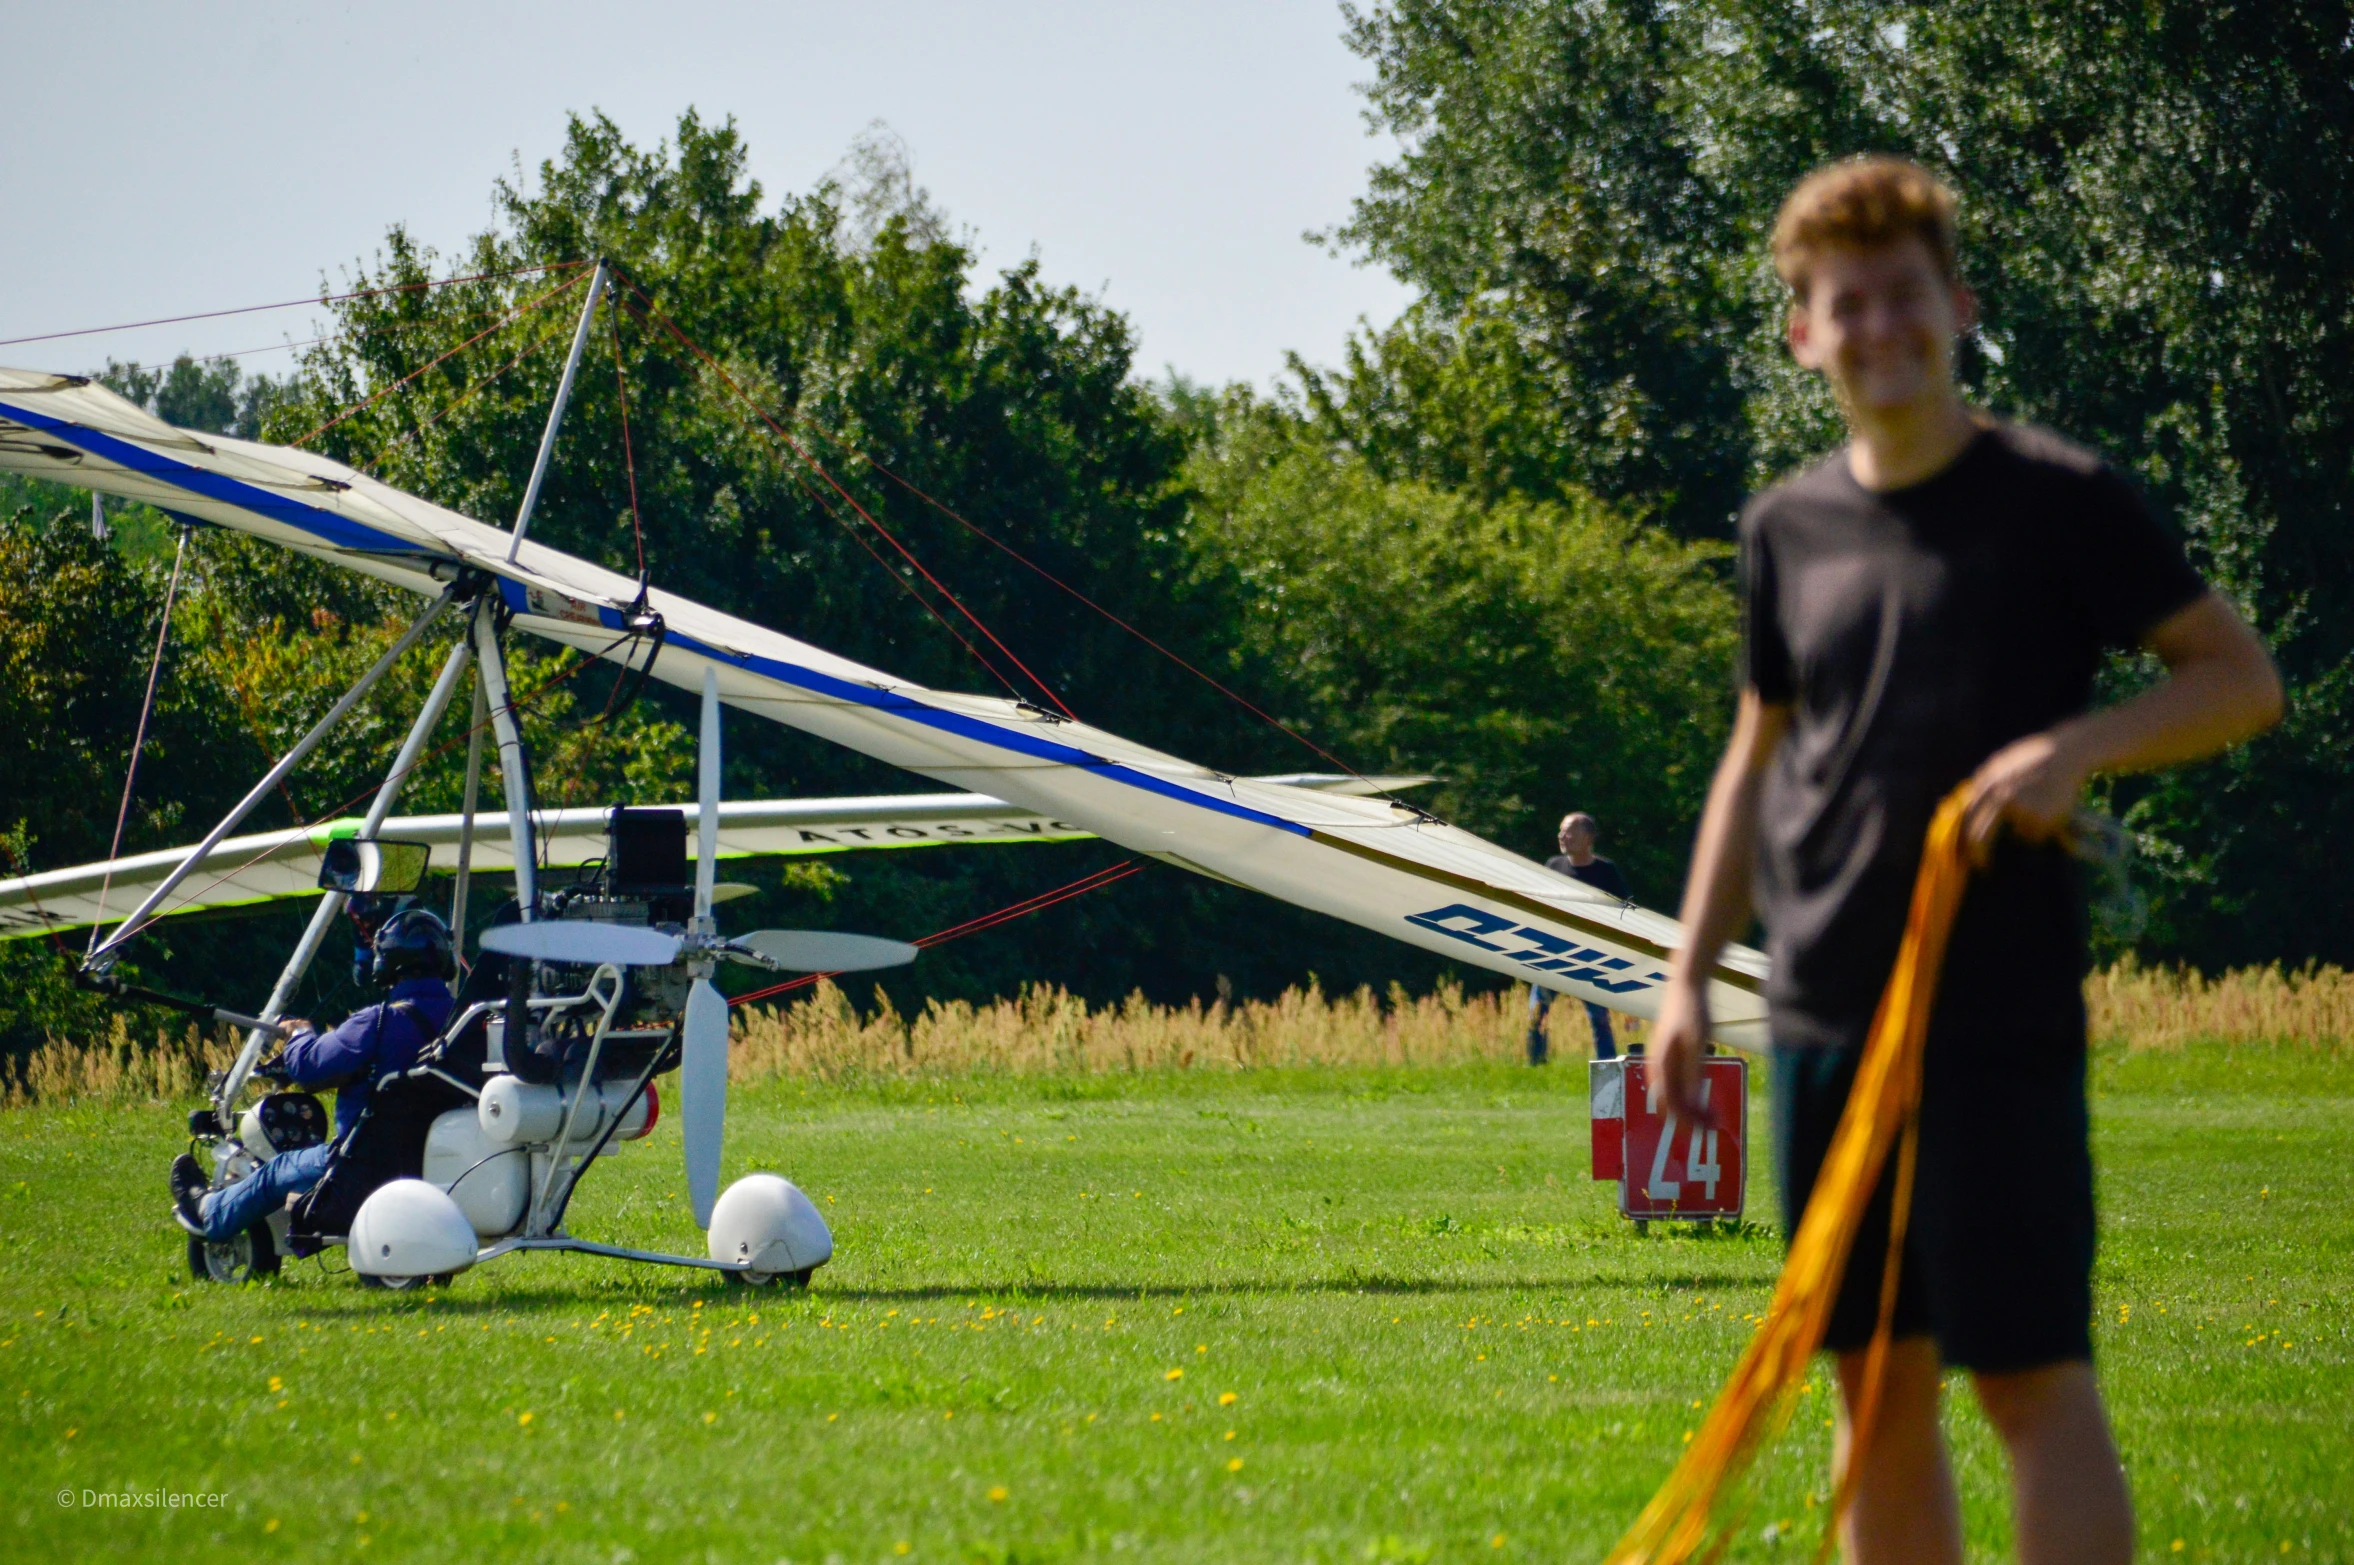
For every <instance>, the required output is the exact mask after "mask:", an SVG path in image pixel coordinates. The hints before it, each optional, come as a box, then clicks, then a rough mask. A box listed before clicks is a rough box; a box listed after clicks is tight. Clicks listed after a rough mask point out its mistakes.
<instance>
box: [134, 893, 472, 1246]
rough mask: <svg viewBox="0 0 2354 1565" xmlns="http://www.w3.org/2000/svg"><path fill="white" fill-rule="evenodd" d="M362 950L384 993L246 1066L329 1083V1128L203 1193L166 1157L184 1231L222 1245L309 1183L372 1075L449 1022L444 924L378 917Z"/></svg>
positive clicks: (179, 1163)
mask: <svg viewBox="0 0 2354 1565" xmlns="http://www.w3.org/2000/svg"><path fill="white" fill-rule="evenodd" d="M370 947H371V951H372V955H371V957H370V960H369V962H368V979H369V981H370V982H372V983H373V984H375V985H376V986H377V987H379V988H388V989H390V990H391V991H392V992H391V994H390V995H389V996H388V997H387V998H386V999H385V1000H384V1001H383V1002H381V1003H380V1004H376V1005H370V1006H366V1007H363V1008H362V1009H360V1010H357V1011H354V1012H352V1013H351V1015H349V1016H347V1017H345V1018H344V1020H343V1023H342V1025H341V1026H339V1027H336V1028H335V1029H334V1030H333V1031H330V1032H325V1033H322V1032H320V1031H318V1030H317V1029H316V1028H314V1027H312V1026H311V1025H310V1024H309V1023H306V1022H295V1023H291V1024H289V1025H290V1026H291V1027H292V1028H293V1029H294V1036H293V1037H292V1038H291V1039H290V1040H289V1041H288V1042H287V1044H286V1047H285V1050H284V1051H283V1052H282V1053H281V1054H280V1055H279V1056H278V1057H277V1058H276V1059H275V1060H272V1061H271V1062H269V1063H268V1064H266V1065H263V1066H260V1067H258V1068H257V1069H256V1070H255V1072H254V1074H255V1075H257V1076H260V1077H262V1078H264V1079H266V1080H270V1081H275V1082H281V1083H285V1084H289V1085H292V1086H296V1087H302V1088H307V1089H314V1090H317V1089H327V1088H332V1089H334V1091H335V1134H334V1135H333V1136H332V1137H330V1138H329V1139H327V1140H325V1141H323V1142H321V1143H319V1144H318V1145H316V1146H306V1147H300V1148H297V1149H296V1150H294V1151H290V1152H281V1153H279V1154H277V1155H276V1156H275V1157H272V1158H271V1159H269V1161H267V1162H265V1163H264V1164H262V1166H261V1167H260V1168H258V1169H256V1170H254V1172H252V1173H251V1174H248V1175H246V1176H245V1178H243V1179H240V1180H238V1181H237V1182H236V1183H235V1184H231V1185H225V1186H223V1187H222V1188H221V1189H219V1190H212V1191H208V1190H207V1189H206V1184H207V1181H206V1179H205V1177H204V1171H203V1168H202V1167H201V1166H200V1165H199V1164H198V1163H197V1161H196V1159H195V1158H194V1157H191V1156H189V1155H188V1154H186V1153H182V1154H181V1155H180V1156H179V1157H178V1158H176V1159H174V1160H173V1162H172V1176H171V1180H172V1205H173V1208H174V1210H175V1211H176V1212H177V1213H178V1215H179V1219H180V1225H181V1226H182V1227H184V1228H186V1229H187V1230H188V1231H189V1232H190V1233H192V1234H195V1235H197V1236H199V1237H200V1238H203V1239H205V1240H208V1241H211V1242H213V1243H216V1244H219V1243H226V1242H227V1241H228V1240H230V1239H233V1238H235V1237H236V1236H237V1235H238V1234H240V1233H242V1232H244V1231H245V1230H246V1229H247V1228H249V1227H251V1226H252V1225H253V1224H255V1223H257V1222H260V1221H261V1220H263V1219H264V1218H266V1217H267V1216H268V1215H269V1214H270V1213H271V1212H272V1211H274V1210H276V1209H278V1208H279V1207H282V1206H284V1205H285V1204H286V1201H287V1199H288V1198H289V1197H290V1196H297V1195H301V1194H303V1193H304V1192H306V1191H308V1190H310V1189H311V1188H312V1187H313V1186H314V1185H316V1184H318V1182H319V1181H320V1179H321V1178H322V1177H324V1175H325V1174H326V1172H327V1168H328V1166H329V1164H330V1163H331V1162H332V1161H333V1158H334V1155H335V1148H336V1145H337V1144H338V1143H339V1142H341V1141H342V1140H343V1139H344V1138H345V1136H346V1135H348V1134H349V1132H350V1131H351V1128H352V1126H353V1125H355V1124H357V1123H358V1122H359V1119H360V1117H361V1115H362V1114H364V1113H365V1112H366V1110H367V1107H368V1102H369V1098H370V1096H371V1095H372V1094H373V1093H374V1091H375V1088H376V1084H377V1082H378V1081H380V1080H382V1079H383V1078H384V1077H386V1076H389V1075H392V1074H394V1073H396V1072H399V1071H405V1070H407V1069H409V1067H411V1066H413V1065H415V1064H416V1063H417V1056H418V1054H419V1052H420V1051H422V1050H423V1049H424V1048H425V1046H426V1045H427V1044H429V1043H431V1042H433V1041H434V1040H435V1039H436V1038H438V1037H440V1036H441V1032H442V1029H443V1028H444V1027H446V1026H448V1025H449V1019H450V1011H451V1008H452V1005H453V1003H454V1002H453V999H452V997H451V994H450V986H449V980H450V979H451V978H452V977H453V976H454V975H455V974H456V972H457V965H456V963H455V961H454V960H453V957H452V953H451V949H450V932H449V928H448V926H446V925H445V924H443V923H442V921H441V920H440V919H438V918H436V917H435V916H434V915H433V914H431V913H429V912H427V911H426V910H425V909H423V908H408V909H406V910H404V911H402V912H399V913H395V914H394V915H393V916H392V917H391V918H388V919H386V920H385V921H384V924H383V926H382V927H381V928H379V929H378V930H377V931H376V935H375V939H374V940H373V941H372V942H371V943H370Z"/></svg>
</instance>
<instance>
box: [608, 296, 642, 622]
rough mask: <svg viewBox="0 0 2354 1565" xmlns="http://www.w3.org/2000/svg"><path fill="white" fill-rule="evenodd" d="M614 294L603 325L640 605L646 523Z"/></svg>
mask: <svg viewBox="0 0 2354 1565" xmlns="http://www.w3.org/2000/svg"><path fill="white" fill-rule="evenodd" d="M617 292H618V290H617V291H616V294H617ZM616 294H607V295H606V296H605V305H606V312H605V324H606V325H608V326H610V327H612V328H613V389H614V394H615V395H616V396H618V397H619V398H620V399H621V470H622V471H623V472H625V473H627V474H628V475H629V529H630V531H631V532H632V533H633V534H635V535H636V537H637V544H638V597H639V599H640V600H641V601H642V600H643V599H644V598H645V596H646V523H645V519H644V518H643V517H641V516H640V515H639V514H638V464H637V456H636V454H635V453H634V452H633V451H632V450H631V449H630V441H629V376H628V375H626V374H624V373H623V372H622V368H621V302H620V300H619V298H618V297H617V296H616Z"/></svg>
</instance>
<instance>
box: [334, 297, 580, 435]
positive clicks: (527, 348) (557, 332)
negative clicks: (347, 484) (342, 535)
mask: <svg viewBox="0 0 2354 1565" xmlns="http://www.w3.org/2000/svg"><path fill="white" fill-rule="evenodd" d="M484 313H486V314H487V313H488V312H487V311H486V312H484ZM564 329H565V323H564V322H563V321H557V322H556V323H555V324H554V325H552V326H550V327H549V328H548V329H547V330H545V331H543V332H541V333H540V334H539V335H538V336H536V337H534V338H532V339H531V341H529V342H527V343H525V344H524V345H523V346H522V347H521V348H520V349H518V350H517V351H516V354H515V356H514V357H513V358H511V359H509V360H507V362H506V363H504V364H502V365H500V366H499V367H498V368H497V369H495V370H492V371H491V372H490V373H489V374H487V375H485V376H483V377H482V378H481V379H479V380H477V381H475V382H474V384H473V385H471V386H468V387H467V388H466V389H465V390H464V391H461V392H459V393H458V394H457V395H456V396H455V397H453V398H451V399H450V400H449V401H448V402H447V403H445V404H444V405H443V406H442V408H441V410H440V411H439V412H437V413H435V414H434V415H433V416H432V417H430V418H427V419H423V420H421V421H420V422H419V423H418V424H417V426H416V427H415V428H414V429H406V430H403V431H401V433H399V434H397V435H395V436H393V437H392V439H390V440H388V441H386V442H385V443H384V446H383V448H382V449H381V450H379V451H378V452H377V453H376V455H375V456H374V457H373V458H371V459H370V460H369V461H368V462H366V463H365V464H363V465H362V466H361V468H360V471H361V472H363V473H367V474H370V475H373V474H374V473H375V472H376V470H377V469H378V468H380V467H382V466H383V465H384V462H385V459H386V458H387V457H389V456H391V455H392V453H393V452H394V451H396V450H398V449H399V448H400V447H402V446H403V445H406V444H408V443H409V442H410V441H412V440H415V439H416V438H417V437H418V436H420V435H422V434H424V433H425V431H427V430H429V429H431V428H432V427H433V426H434V425H436V424H438V423H440V422H441V421H442V420H443V419H445V418H448V417H449V416H450V415H451V414H452V413H455V412H457V411H458V409H460V408H462V407H464V406H465V405H466V404H467V403H469V402H471V401H473V400H474V398H475V397H476V395H478V394H479V393H481V392H484V391H487V390H489V389H490V387H491V386H492V385H493V384H494V383H495V382H497V380H498V379H499V377H500V376H502V375H504V374H506V373H507V371H509V370H511V369H513V368H514V367H515V366H516V365H518V364H520V363H522V362H523V361H524V360H525V359H527V358H529V357H531V356H532V355H533V354H534V353H537V352H538V351H539V350H540V349H542V348H544V347H546V346H547V345H548V344H549V343H550V342H552V341H554V340H555V339H556V338H557V337H559V336H561V335H563V333H564ZM306 438H307V437H306Z"/></svg>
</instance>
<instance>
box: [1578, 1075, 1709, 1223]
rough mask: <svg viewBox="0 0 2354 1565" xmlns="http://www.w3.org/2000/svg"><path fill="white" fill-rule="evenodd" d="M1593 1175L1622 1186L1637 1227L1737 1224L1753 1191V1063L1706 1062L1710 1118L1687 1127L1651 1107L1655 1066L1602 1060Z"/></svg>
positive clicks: (1703, 1080)
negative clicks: (1657, 1222) (1657, 1221)
mask: <svg viewBox="0 0 2354 1565" xmlns="http://www.w3.org/2000/svg"><path fill="white" fill-rule="evenodd" d="M1587 1070H1588V1078H1587V1079H1588V1083H1589V1094H1590V1095H1589V1106H1590V1110H1591V1115H1592V1118H1591V1121H1590V1124H1591V1134H1592V1138H1593V1152H1592V1156H1593V1174H1594V1177H1595V1178H1596V1179H1611V1180H1616V1181H1617V1182H1618V1210H1619V1215H1621V1216H1622V1217H1629V1218H1632V1219H1633V1220H1634V1221H1635V1224H1636V1226H1637V1228H1638V1229H1640V1228H1642V1227H1643V1226H1645V1225H1646V1224H1648V1223H1649V1222H1650V1220H1651V1219H1653V1218H1668V1219H1674V1220H1679V1221H1686V1222H1713V1221H1715V1220H1717V1219H1719V1218H1724V1219H1733V1218H1738V1217H1739V1216H1740V1215H1741V1213H1742V1210H1743V1204H1744V1200H1745V1198H1746V1196H1747V1193H1748V1183H1749V1157H1748V1144H1747V1136H1746V1131H1747V1128H1748V1120H1749V1062H1748V1061H1747V1060H1744V1059H1741V1058H1739V1057H1737V1056H1731V1055H1711V1056H1709V1057H1708V1058H1707V1059H1705V1060H1703V1061H1702V1062H1701V1066H1700V1071H1701V1076H1700V1101H1701V1105H1702V1107H1703V1108H1704V1109H1705V1110H1706V1113H1705V1114H1704V1116H1703V1117H1702V1118H1701V1120H1700V1121H1699V1122H1698V1123H1694V1124H1687V1123H1685V1122H1684V1121H1683V1120H1682V1119H1680V1118H1679V1117H1677V1116H1676V1115H1674V1114H1672V1113H1669V1112H1668V1111H1667V1106H1666V1105H1665V1104H1664V1103H1663V1104H1658V1105H1654V1104H1653V1103H1652V1101H1651V1081H1650V1076H1649V1062H1647V1061H1645V1060H1643V1059H1641V1058H1639V1057H1636V1058H1628V1059H1616V1060H1595V1061H1593V1062H1592V1063H1591V1064H1590V1065H1589V1066H1588V1067H1587Z"/></svg>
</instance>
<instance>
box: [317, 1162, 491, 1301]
mask: <svg viewBox="0 0 2354 1565" xmlns="http://www.w3.org/2000/svg"><path fill="white" fill-rule="evenodd" d="M344 1252H345V1254H346V1255H348V1256H349V1257H350V1259H351V1269H352V1270H353V1271H355V1272H358V1273H360V1274H361V1275H362V1276H366V1277H381V1278H387V1279H390V1278H396V1277H398V1278H414V1277H431V1276H436V1275H441V1274H446V1273H451V1272H462V1271H464V1270H466V1269H467V1268H468V1267H470V1266H472V1265H473V1264H474V1256H475V1249H474V1225H473V1224H472V1223H471V1222H469V1221H467V1218H466V1214H465V1213H464V1212H463V1211H461V1210H460V1209H459V1207H458V1203H457V1202H456V1201H454V1200H452V1199H451V1198H450V1195H449V1193H448V1192H447V1191H445V1190H443V1189H441V1188H440V1187H439V1186H437V1185H431V1184H427V1183H426V1182H425V1181H424V1180H422V1179H396V1180H394V1181H392V1183H390V1184H388V1185H385V1186H383V1187H382V1188H381V1189H379V1190H377V1191H376V1193H375V1194H373V1195H371V1196H369V1197H368V1199H367V1200H365V1201H363V1202H361V1203H360V1211H359V1215H358V1216H357V1217H354V1218H353V1219H352V1224H351V1233H350V1235H349V1236H348V1237H347V1238H346V1239H345V1241H344Z"/></svg>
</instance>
